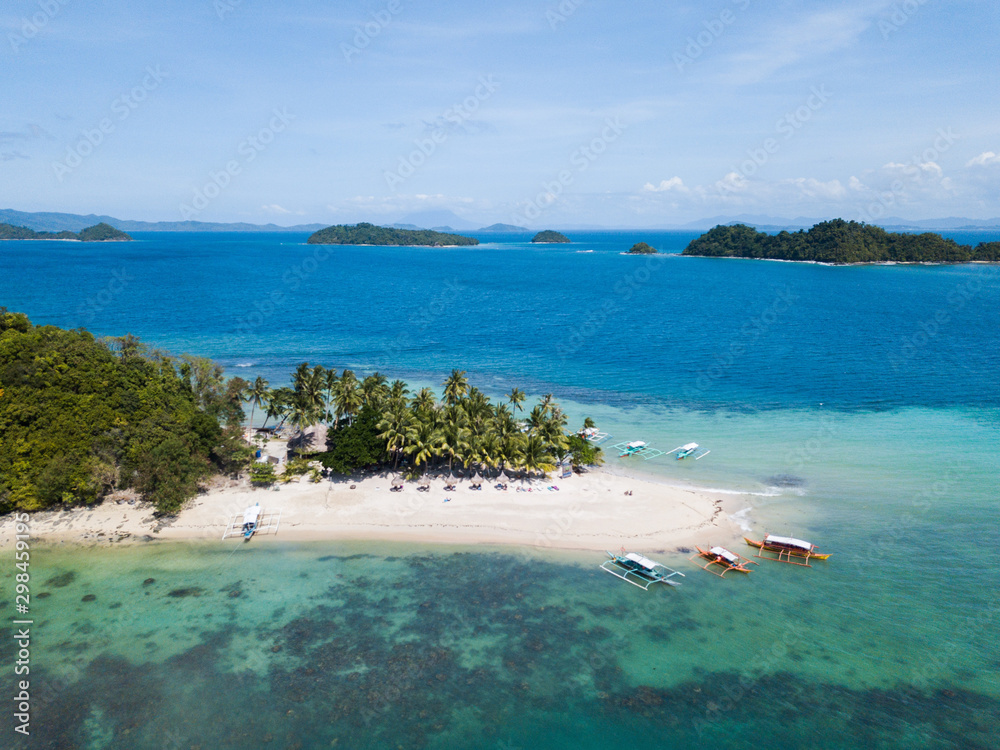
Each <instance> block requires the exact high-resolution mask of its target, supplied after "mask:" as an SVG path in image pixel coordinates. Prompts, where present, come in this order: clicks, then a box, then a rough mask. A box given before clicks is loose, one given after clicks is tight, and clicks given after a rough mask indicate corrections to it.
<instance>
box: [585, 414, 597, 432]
mask: <svg viewBox="0 0 1000 750" xmlns="http://www.w3.org/2000/svg"><path fill="white" fill-rule="evenodd" d="M595 427H597V424H596V423H595V422H594V420H593V419H591V418H590V417H584V420H583V429H585V430H592V429H593V428H595Z"/></svg>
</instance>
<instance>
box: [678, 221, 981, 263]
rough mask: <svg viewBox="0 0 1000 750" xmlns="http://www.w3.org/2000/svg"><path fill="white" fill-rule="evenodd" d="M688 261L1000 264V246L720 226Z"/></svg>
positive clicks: (837, 226)
mask: <svg viewBox="0 0 1000 750" xmlns="http://www.w3.org/2000/svg"><path fill="white" fill-rule="evenodd" d="M681 254H682V255H688V256H692V255H694V256H702V257H713V258H762V259H768V260H791V261H811V262H814V263H828V264H831V265H844V264H849V263H969V262H973V261H980V262H990V263H996V262H1000V242H981V243H979V244H978V245H977V246H976V247H972V246H971V245H960V244H958V243H957V242H955V241H954V240H950V239H946V238H944V237H942V236H941V235H939V234H935V233H933V232H924V233H922V234H908V233H903V232H887V231H886V230H885V229H882V228H881V227H877V226H873V225H871V224H863V223H859V222H856V221H844V220H843V219H833V220H832V221H824V222H821V223H819V224H816V225H815V226H814V227H812V228H811V229H809V230H808V231H806V230H801V229H800V230H799V231H798V232H787V231H784V232H779V233H778V234H774V235H772V234H767V233H766V232H758V231H757V230H756V229H754V228H753V227H748V226H746V225H745V224H733V225H725V226H723V225H720V226H717V227H714V228H712V229H710V230H708V231H707V232H706V233H705V234H703V235H702V236H701V237H698V238H697V239H695V240H692V241H691V243H690V244H689V245H688V246H687V247H686V248H685V249H684V252H683V253H681Z"/></svg>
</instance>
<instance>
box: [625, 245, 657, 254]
mask: <svg viewBox="0 0 1000 750" xmlns="http://www.w3.org/2000/svg"><path fill="white" fill-rule="evenodd" d="M627 254H628V255H656V248H655V247H650V246H649V245H647V244H646V243H645V242H637V243H635V244H634V245H632V247H631V249H630V250H629V251H628V253H627Z"/></svg>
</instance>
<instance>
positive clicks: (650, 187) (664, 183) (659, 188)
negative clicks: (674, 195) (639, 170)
mask: <svg viewBox="0 0 1000 750" xmlns="http://www.w3.org/2000/svg"><path fill="white" fill-rule="evenodd" d="M642 189H643V190H645V191H647V192H650V193H663V192H667V191H670V190H676V191H677V192H679V193H688V192H690V191H689V190H688V189H687V188H686V187H685V186H684V180H682V179H681V178H680V177H671V178H670V179H669V180H660V184H659V185H654V184H653V183H651V182H647V183H646V184H645V185H643V186H642Z"/></svg>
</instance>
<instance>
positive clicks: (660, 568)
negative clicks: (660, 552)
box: [601, 550, 684, 591]
mask: <svg viewBox="0 0 1000 750" xmlns="http://www.w3.org/2000/svg"><path fill="white" fill-rule="evenodd" d="M608 557H609V558H610V559H609V560H605V561H604V562H603V563H602V564H601V570H603V571H605V572H607V573H610V574H611V575H613V576H616V577H618V578H621V579H622V580H623V581H628V582H629V583H631V584H632V585H633V586H638V587H639V588H641V589H642V590H644V591H648V590H649V587H650V586H652V585H653V584H654V583H665V584H667V585H668V586H680V585H681V584H680V581H672V580H670V579H671V578H673V577H674V576H681V578H683V577H684V574H683V573H681V572H680V571H677V570H674V569H673V568H668V567H667V566H666V565H663V564H662V563H658V562H656V561H655V560H650V559H649V558H648V557H644V556H642V555H640V554H639V553H638V552H626V551H625V550H622V554H620V555H614V554H612V553H610V552H608Z"/></svg>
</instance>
